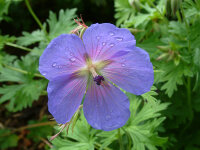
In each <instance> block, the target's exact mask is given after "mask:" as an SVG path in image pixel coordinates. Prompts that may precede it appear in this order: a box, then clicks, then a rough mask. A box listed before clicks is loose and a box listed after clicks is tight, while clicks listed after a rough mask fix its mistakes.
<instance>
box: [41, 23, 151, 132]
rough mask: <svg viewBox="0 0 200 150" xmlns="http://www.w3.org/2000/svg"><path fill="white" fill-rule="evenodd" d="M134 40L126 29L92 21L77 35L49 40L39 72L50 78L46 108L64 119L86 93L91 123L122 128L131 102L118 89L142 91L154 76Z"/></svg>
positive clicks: (85, 108) (148, 87) (86, 105)
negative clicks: (79, 35) (80, 35)
mask: <svg viewBox="0 0 200 150" xmlns="http://www.w3.org/2000/svg"><path fill="white" fill-rule="evenodd" d="M135 44H136V41H135V38H134V36H133V35H132V34H131V33H130V32H129V30H127V29H120V28H117V27H116V26H114V25H112V24H109V23H103V24H93V25H91V26H90V27H88V28H87V29H86V31H85V33H84V34H83V37H82V39H80V38H79V37H78V36H77V35H75V34H62V35H60V36H58V37H57V38H55V39H53V40H52V41H51V42H50V44H49V45H48V46H47V48H46V49H45V51H44V53H43V54H42V56H41V57H40V62H39V71H40V72H41V74H42V75H44V76H45V77H46V78H47V79H48V80H49V84H48V88H47V92H48V99H49V100H48V108H49V112H50V113H51V114H52V115H53V117H54V118H55V120H56V121H57V122H58V123H61V124H65V123H67V122H69V121H70V119H71V118H72V116H73V114H74V113H75V112H76V110H77V109H78V107H79V105H80V104H81V102H82V99H83V96H84V94H86V95H85V99H84V102H83V112H84V115H85V117H86V119H87V121H88V123H89V124H90V125H91V126H92V127H93V128H96V129H101V130H105V131H110V130H114V129H117V128H120V127H122V126H123V125H124V124H125V123H126V121H127V120H128V118H129V116H130V110H129V105H130V104H129V100H128V98H127V96H126V95H125V94H124V93H123V92H122V91H121V90H120V89H119V88H122V89H124V90H125V91H127V92H130V93H133V94H135V95H141V94H143V93H145V92H148V91H150V88H151V86H152V84H153V80H154V74H153V66H152V63H151V62H150V59H149V55H148V53H147V52H146V51H144V50H142V49H141V48H138V47H136V45H135ZM113 83H115V84H116V85H117V86H118V87H116V86H114V85H113Z"/></svg>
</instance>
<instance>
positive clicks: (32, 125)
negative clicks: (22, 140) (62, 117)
mask: <svg viewBox="0 0 200 150" xmlns="http://www.w3.org/2000/svg"><path fill="white" fill-rule="evenodd" d="M55 124H56V122H55V121H48V122H41V123H36V124H30V125H26V126H22V127H19V128H17V129H13V130H12V131H11V132H9V133H6V134H3V135H1V136H0V137H4V136H8V135H10V134H13V133H15V132H18V131H22V130H25V129H29V128H36V127H41V126H49V125H55Z"/></svg>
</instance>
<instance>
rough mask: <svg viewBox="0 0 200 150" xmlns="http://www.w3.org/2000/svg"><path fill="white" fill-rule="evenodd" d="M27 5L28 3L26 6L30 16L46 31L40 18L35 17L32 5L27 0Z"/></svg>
mask: <svg viewBox="0 0 200 150" xmlns="http://www.w3.org/2000/svg"><path fill="white" fill-rule="evenodd" d="M25 3H26V6H27V8H28V10H29V12H30V14H31V15H32V16H33V18H34V19H35V21H36V22H37V24H38V25H39V27H40V28H41V29H42V30H43V31H44V28H43V26H42V23H41V22H40V20H39V19H38V17H37V16H36V15H35V13H34V11H33V9H32V8H31V5H30V3H29V1H28V0H25Z"/></svg>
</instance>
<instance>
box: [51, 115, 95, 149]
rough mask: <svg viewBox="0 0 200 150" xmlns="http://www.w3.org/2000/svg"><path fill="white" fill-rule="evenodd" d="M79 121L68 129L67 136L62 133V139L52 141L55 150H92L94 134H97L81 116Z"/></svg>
mask: <svg viewBox="0 0 200 150" xmlns="http://www.w3.org/2000/svg"><path fill="white" fill-rule="evenodd" d="M80 117H81V119H80V120H79V121H77V123H76V126H75V127H74V129H73V132H72V130H71V128H70V129H69V133H68V135H67V133H66V132H62V137H63V138H61V137H58V138H56V139H54V140H53V141H52V143H53V145H54V148H53V149H56V150H72V149H73V150H94V147H95V140H96V137H94V134H95V133H96V132H97V131H95V130H94V129H92V128H91V127H90V125H89V124H88V123H87V121H86V119H85V118H84V116H83V115H81V116H80Z"/></svg>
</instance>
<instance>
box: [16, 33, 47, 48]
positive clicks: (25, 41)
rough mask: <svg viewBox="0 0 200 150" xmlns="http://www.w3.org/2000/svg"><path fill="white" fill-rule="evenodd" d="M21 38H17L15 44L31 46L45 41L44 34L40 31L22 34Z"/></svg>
mask: <svg viewBox="0 0 200 150" xmlns="http://www.w3.org/2000/svg"><path fill="white" fill-rule="evenodd" d="M22 35H23V36H21V37H18V39H17V44H19V45H22V46H28V45H32V44H34V43H37V42H41V41H46V37H45V33H44V32H43V31H42V30H36V31H33V32H32V33H29V32H22Z"/></svg>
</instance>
